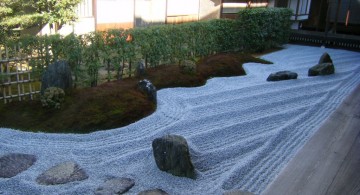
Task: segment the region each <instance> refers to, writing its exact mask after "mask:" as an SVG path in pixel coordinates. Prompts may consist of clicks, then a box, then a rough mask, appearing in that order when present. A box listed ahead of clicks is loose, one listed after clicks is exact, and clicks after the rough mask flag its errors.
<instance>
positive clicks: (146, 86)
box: [138, 79, 157, 104]
mask: <svg viewBox="0 0 360 195" xmlns="http://www.w3.org/2000/svg"><path fill="white" fill-rule="evenodd" d="M138 88H139V90H140V91H141V92H143V93H145V94H146V95H147V96H148V98H149V100H151V101H152V102H154V103H155V104H156V102H157V100H156V87H155V86H154V85H153V84H152V83H151V82H150V81H149V80H147V79H144V80H141V81H139V82H138Z"/></svg>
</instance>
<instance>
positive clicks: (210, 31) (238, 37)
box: [7, 0, 292, 87]
mask: <svg viewBox="0 0 360 195" xmlns="http://www.w3.org/2000/svg"><path fill="white" fill-rule="evenodd" d="M19 1H20V0H19ZM291 14H292V13H291V11H290V10H289V9H283V8H266V9H264V8H261V9H245V10H243V11H241V12H240V13H239V17H238V18H237V19H236V20H230V19H216V20H210V21H200V22H192V23H184V24H179V25H160V26H151V27H147V28H135V29H128V30H124V29H113V30H109V31H107V32H93V33H89V34H86V35H83V36H76V35H74V34H70V35H68V36H66V37H62V36H60V35H51V36H38V37H21V38H20V39H18V40H13V41H9V40H8V41H7V46H8V48H10V49H9V53H10V54H11V55H10V56H13V57H15V56H16V52H17V51H18V48H21V53H22V54H23V55H25V56H28V57H32V58H31V60H30V61H29V64H30V65H31V67H32V70H33V71H34V73H33V74H34V76H35V78H41V77H40V76H41V74H42V72H43V70H44V69H45V68H46V67H47V66H48V65H49V64H50V63H53V62H55V61H57V60H66V61H68V63H69V64H70V66H71V69H72V73H73V75H74V79H75V81H74V83H75V86H79V85H82V86H92V87H93V86H97V84H98V82H99V70H100V68H105V69H106V70H107V80H108V81H111V80H112V79H113V76H114V74H113V73H112V72H111V70H115V72H116V79H121V78H123V77H126V76H128V77H131V76H132V75H133V72H134V70H135V68H134V67H133V66H134V65H135V64H137V62H138V61H140V60H144V62H145V67H156V66H158V65H159V64H177V65H180V67H182V66H181V65H183V64H184V63H186V61H189V60H190V61H194V60H195V59H198V58H199V57H203V56H207V55H210V54H214V53H220V52H232V51H262V50H265V49H269V48H272V47H276V46H279V45H281V44H284V43H286V42H287V40H288V37H289V33H290V24H291V23H290V16H291ZM12 48H14V49H12ZM34 76H32V78H34Z"/></svg>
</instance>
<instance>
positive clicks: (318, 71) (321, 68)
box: [308, 63, 335, 76]
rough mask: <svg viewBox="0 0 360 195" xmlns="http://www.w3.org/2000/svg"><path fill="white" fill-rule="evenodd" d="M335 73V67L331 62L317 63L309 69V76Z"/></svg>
mask: <svg viewBox="0 0 360 195" xmlns="http://www.w3.org/2000/svg"><path fill="white" fill-rule="evenodd" d="M334 73H335V67H334V64H333V63H322V64H317V65H315V66H313V67H311V68H310V69H309V72H308V75H309V76H318V75H330V74H334Z"/></svg>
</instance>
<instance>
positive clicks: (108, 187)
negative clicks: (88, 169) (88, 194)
mask: <svg viewBox="0 0 360 195" xmlns="http://www.w3.org/2000/svg"><path fill="white" fill-rule="evenodd" d="M134 185H135V181H134V180H133V179H130V178H113V179H109V180H107V181H106V182H105V183H104V184H103V185H102V186H101V187H99V188H98V189H96V192H95V195H113V194H123V193H125V192H127V191H129V190H130V189H131V188H132V187H133V186H134Z"/></svg>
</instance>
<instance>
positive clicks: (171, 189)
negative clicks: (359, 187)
mask: <svg viewBox="0 0 360 195" xmlns="http://www.w3.org/2000/svg"><path fill="white" fill-rule="evenodd" d="M284 47H285V49H283V50H280V51H277V52H274V53H270V54H267V55H265V56H263V57H262V58H264V59H266V60H269V61H272V62H274V64H272V65H264V64H256V63H248V64H246V65H245V66H244V67H245V69H246V72H247V73H248V75H247V76H239V77H227V78H213V79H210V80H208V82H207V83H206V85H205V86H201V87H195V88H171V89H163V90H160V91H158V108H157V110H156V112H155V113H153V114H152V115H150V116H148V117H146V118H144V119H142V120H140V121H138V122H136V123H134V124H131V125H128V126H126V127H122V128H117V129H112V130H107V131H98V132H95V133H91V134H86V135H78V134H46V133H29V132H22V131H17V130H13V129H8V128H0V157H1V156H4V155H6V154H9V153H25V154H31V155H35V156H36V157H37V161H36V162H35V163H34V165H33V166H31V167H30V168H29V169H28V170H26V171H24V172H22V173H20V174H18V175H17V176H15V177H12V178H9V179H5V178H0V194H1V195H3V194H6V195H7V194H11V195H14V194H22V195H23V194H25V195H26V194H46V195H48V194H64V195H65V194H66V195H68V194H93V193H94V192H95V191H96V189H97V188H98V187H99V186H101V185H102V184H103V183H104V181H106V180H108V179H109V178H114V177H126V178H131V179H133V180H134V181H135V186H134V187H133V188H131V189H130V191H128V192H127V193H128V194H137V193H139V192H140V191H144V190H148V189H157V188H158V189H162V190H164V191H166V192H167V193H169V194H223V193H224V192H226V191H232V190H235V189H240V190H244V191H250V192H253V193H256V194H259V193H261V192H262V191H263V190H264V189H265V187H266V186H267V185H268V184H269V183H270V182H271V181H272V180H273V179H274V178H275V177H276V175H277V174H278V173H279V172H280V170H281V169H282V168H283V167H284V166H285V165H286V163H287V162H288V161H289V160H290V159H291V158H292V157H293V156H294V155H295V154H296V152H297V151H298V150H299V149H300V148H301V147H302V146H303V145H304V144H305V142H306V141H307V140H308V139H309V138H310V137H311V136H312V135H313V134H314V132H315V131H316V130H317V129H318V128H319V127H320V126H321V124H322V122H323V121H324V120H325V119H326V118H327V117H328V116H329V115H330V114H331V113H332V112H333V111H334V110H335V109H336V108H337V107H338V106H339V104H340V103H341V102H342V101H343V99H344V98H345V97H346V96H347V95H349V94H350V92H351V91H352V90H353V89H354V88H355V87H356V86H357V85H359V84H360V53H358V52H352V51H346V50H340V49H327V48H320V47H309V46H298V45H285V46H284ZM324 52H328V53H329V54H330V56H331V58H332V59H333V62H334V64H335V74H334V75H330V76H318V77H308V76H307V72H308V69H309V68H310V67H311V66H313V65H315V64H317V62H318V60H319V58H320V56H321V55H322V54H323V53H324ZM282 70H290V71H293V72H296V73H298V75H299V76H298V79H297V80H288V81H279V82H267V81H266V78H267V77H268V75H269V74H270V73H272V72H277V71H282ZM79 112H81V110H79ZM59 122H61V121H59ZM166 134H177V135H182V136H183V137H185V138H186V139H187V141H188V144H189V147H190V148H191V149H190V154H191V158H192V160H193V162H194V166H195V168H196V173H197V179H196V180H192V179H188V178H180V177H175V176H173V175H171V174H168V173H165V172H162V171H160V170H159V169H158V168H157V166H156V164H155V161H154V158H153V154H152V148H151V142H152V140H154V139H155V138H157V137H161V136H163V135H166ZM66 161H74V162H76V163H78V164H79V165H80V166H81V168H82V169H83V170H84V171H85V172H86V173H87V174H88V176H89V177H88V179H86V180H83V181H76V182H71V183H67V184H62V185H52V186H46V185H39V184H38V183H37V182H36V178H37V177H38V176H39V175H40V174H41V173H43V172H45V171H46V170H48V169H49V168H51V167H53V166H54V165H57V164H59V163H62V162H66Z"/></svg>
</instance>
